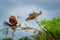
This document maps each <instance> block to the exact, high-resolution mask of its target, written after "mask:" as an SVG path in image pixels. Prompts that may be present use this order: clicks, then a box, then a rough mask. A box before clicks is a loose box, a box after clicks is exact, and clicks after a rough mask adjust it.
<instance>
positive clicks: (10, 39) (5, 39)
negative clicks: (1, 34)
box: [2, 38, 13, 40]
mask: <svg viewBox="0 0 60 40" xmlns="http://www.w3.org/2000/svg"><path fill="white" fill-rule="evenodd" d="M2 40H13V39H12V38H3V39H2Z"/></svg>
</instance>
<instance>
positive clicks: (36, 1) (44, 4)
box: [0, 0, 60, 35]
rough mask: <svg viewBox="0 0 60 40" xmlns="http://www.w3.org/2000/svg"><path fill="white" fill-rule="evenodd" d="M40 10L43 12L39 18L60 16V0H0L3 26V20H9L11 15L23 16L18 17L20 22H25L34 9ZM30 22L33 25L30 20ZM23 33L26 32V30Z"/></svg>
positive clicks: (0, 14)
mask: <svg viewBox="0 0 60 40" xmlns="http://www.w3.org/2000/svg"><path fill="white" fill-rule="evenodd" d="M40 10H42V12H43V13H42V15H41V16H39V17H38V19H44V18H46V19H51V18H53V17H59V16H60V0H0V21H1V22H0V26H1V27H2V23H3V21H8V18H9V16H10V15H15V16H20V17H22V18H20V19H19V18H17V19H18V22H21V23H25V21H24V20H25V19H26V18H27V17H28V14H30V13H32V12H33V11H35V12H39V11H40ZM28 23H29V24H30V25H31V26H32V24H31V23H30V22H28ZM33 23H35V22H33ZM35 24H36V23H35ZM36 25H37V24H36ZM36 25H34V26H36ZM20 33H21V32H20ZM22 33H23V34H24V32H22ZM22 33H21V34H22ZM27 34H28V33H27ZM24 35H25V34H24Z"/></svg>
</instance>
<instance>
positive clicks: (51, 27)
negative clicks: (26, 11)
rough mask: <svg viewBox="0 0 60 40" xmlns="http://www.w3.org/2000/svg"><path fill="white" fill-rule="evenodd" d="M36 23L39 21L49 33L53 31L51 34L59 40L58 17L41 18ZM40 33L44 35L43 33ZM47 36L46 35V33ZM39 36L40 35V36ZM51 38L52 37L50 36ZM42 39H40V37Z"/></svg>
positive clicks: (59, 20)
mask: <svg viewBox="0 0 60 40" xmlns="http://www.w3.org/2000/svg"><path fill="white" fill-rule="evenodd" d="M38 23H41V24H43V25H44V28H45V29H46V30H48V31H50V32H49V33H50V34H51V33H53V35H54V36H55V37H56V38H57V40H60V18H55V17H54V18H53V19H51V20H46V19H44V20H42V21H39V22H38ZM42 35H46V34H45V33H44V34H42ZM53 35H52V36H53ZM46 36H48V35H46ZM52 36H51V37H52ZM40 37H41V36H40ZM43 38H44V37H43ZM52 39H53V37H52ZM41 40H42V39H41ZM53 40H54V39H53Z"/></svg>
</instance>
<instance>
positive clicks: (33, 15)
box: [26, 11, 42, 20]
mask: <svg viewBox="0 0 60 40" xmlns="http://www.w3.org/2000/svg"><path fill="white" fill-rule="evenodd" d="M41 14H42V11H40V13H36V12H33V13H31V14H29V17H28V18H27V19H26V20H33V19H35V18H36V17H38V16H39V15H41Z"/></svg>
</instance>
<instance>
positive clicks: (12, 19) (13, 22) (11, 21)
mask: <svg viewBox="0 0 60 40" xmlns="http://www.w3.org/2000/svg"><path fill="white" fill-rule="evenodd" d="M4 24H5V25H6V26H10V27H11V28H12V30H15V29H16V27H17V20H16V17H15V16H13V15H11V16H10V17H9V23H8V22H6V21H5V22H4Z"/></svg>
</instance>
